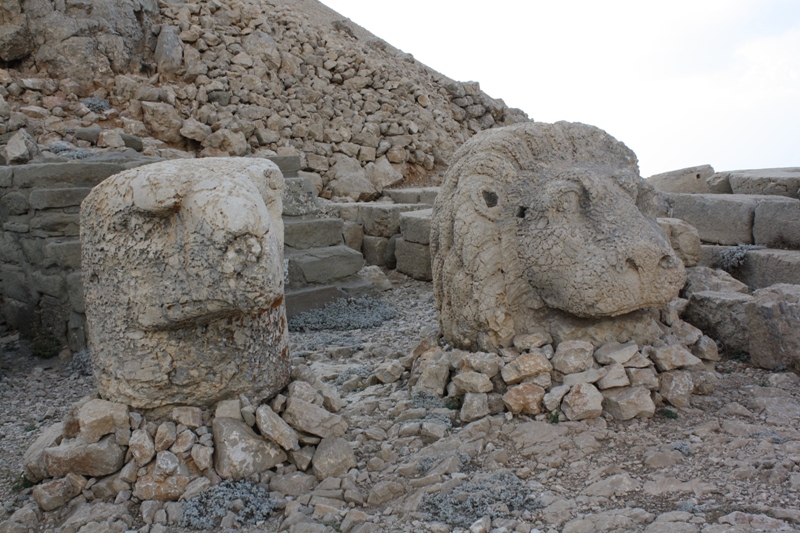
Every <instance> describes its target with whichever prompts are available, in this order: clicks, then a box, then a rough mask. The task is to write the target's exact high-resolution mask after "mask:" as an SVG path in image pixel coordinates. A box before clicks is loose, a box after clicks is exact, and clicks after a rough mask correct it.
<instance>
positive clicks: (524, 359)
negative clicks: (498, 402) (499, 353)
mask: <svg viewBox="0 0 800 533" xmlns="http://www.w3.org/2000/svg"><path fill="white" fill-rule="evenodd" d="M552 370H553V365H552V364H551V363H550V361H548V360H547V356H546V355H545V353H544V352H543V351H542V350H540V349H535V350H533V351H531V352H530V353H526V354H522V355H520V356H519V357H517V358H516V359H514V360H513V361H512V362H511V363H509V364H507V365H505V366H504V367H503V368H502V370H500V375H501V376H502V377H503V381H505V382H506V383H507V384H509V385H514V384H516V383H519V382H520V381H522V380H523V379H525V378H528V377H531V376H535V375H537V374H541V373H542V372H550V371H552Z"/></svg>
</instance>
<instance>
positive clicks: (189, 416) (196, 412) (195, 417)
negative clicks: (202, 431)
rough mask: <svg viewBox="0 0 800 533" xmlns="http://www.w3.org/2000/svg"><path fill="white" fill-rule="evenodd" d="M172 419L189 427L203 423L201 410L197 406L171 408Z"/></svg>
mask: <svg viewBox="0 0 800 533" xmlns="http://www.w3.org/2000/svg"><path fill="white" fill-rule="evenodd" d="M172 421H173V422H175V423H176V424H183V425H184V426H186V427H187V428H189V429H197V428H199V427H200V426H202V425H203V410H202V409H200V408H199V407H189V406H181V407H176V408H174V409H173V410H172Z"/></svg>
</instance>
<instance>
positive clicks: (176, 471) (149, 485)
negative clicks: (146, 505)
mask: <svg viewBox="0 0 800 533" xmlns="http://www.w3.org/2000/svg"><path fill="white" fill-rule="evenodd" d="M188 484H189V476H188V471H187V469H186V465H185V464H183V462H182V461H181V460H180V459H179V458H178V457H177V456H176V455H175V454H174V453H172V452H168V451H162V452H158V455H157V456H156V460H155V461H153V462H151V463H150V465H148V467H147V472H146V473H145V475H143V476H139V478H138V479H137V480H136V484H135V485H134V488H133V495H134V496H135V497H137V498H139V499H140V500H159V501H177V500H178V499H179V498H180V497H181V495H182V494H183V493H184V491H185V490H186V486H187V485H188Z"/></svg>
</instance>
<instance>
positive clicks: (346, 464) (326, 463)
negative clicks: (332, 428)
mask: <svg viewBox="0 0 800 533" xmlns="http://www.w3.org/2000/svg"><path fill="white" fill-rule="evenodd" d="M311 464H312V467H311V468H312V470H313V472H314V475H315V476H316V477H317V479H318V480H320V481H322V480H324V479H326V478H329V477H341V476H342V475H344V474H346V473H347V471H348V470H350V469H351V468H354V467H355V466H356V456H355V454H354V453H353V448H352V446H350V443H349V442H347V441H346V440H344V439H343V438H341V437H328V438H325V439H322V441H321V442H320V443H319V446H317V449H316V451H315V452H314V458H313V459H312V461H311Z"/></svg>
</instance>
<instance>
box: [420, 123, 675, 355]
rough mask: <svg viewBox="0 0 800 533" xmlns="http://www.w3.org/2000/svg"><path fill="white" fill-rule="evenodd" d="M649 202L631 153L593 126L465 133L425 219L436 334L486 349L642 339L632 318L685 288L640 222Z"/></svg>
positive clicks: (662, 242)
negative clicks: (544, 334)
mask: <svg viewBox="0 0 800 533" xmlns="http://www.w3.org/2000/svg"><path fill="white" fill-rule="evenodd" d="M656 201H657V196H656V195H655V193H654V191H653V189H652V188H651V187H650V186H649V185H647V184H646V183H645V182H644V181H643V180H642V179H641V178H640V177H639V171H638V167H637V163H636V156H635V154H634V153H633V152H632V151H631V150H629V149H628V148H627V147H625V145H623V144H622V143H620V142H619V141H617V140H615V139H614V138H613V137H611V136H610V135H608V134H607V133H605V132H604V131H602V130H600V129H598V128H595V127H593V126H587V125H584V124H577V123H567V122H559V123H556V124H545V123H534V122H530V123H522V124H516V125H513V126H509V127H505V128H498V129H493V130H491V131H486V132H482V133H480V134H478V135H476V136H475V137H473V138H472V139H470V140H469V141H467V142H466V143H465V144H464V145H463V146H462V147H461V148H460V149H459V151H458V152H457V153H456V154H455V156H454V159H453V161H452V164H451V166H450V168H449V170H448V172H447V175H446V177H445V183H444V185H443V187H442V191H441V193H440V194H439V196H438V199H437V201H436V204H435V208H434V213H433V220H432V227H431V254H432V256H433V282H434V290H435V295H436V300H437V306H438V308H439V312H440V322H441V324H442V328H443V332H444V334H445V336H446V337H447V338H448V340H449V341H450V342H452V343H453V344H454V345H455V346H460V347H463V348H472V349H474V348H480V349H486V350H493V349H497V348H499V347H503V346H508V345H509V343H510V342H511V341H512V339H513V338H514V336H515V335H517V334H522V333H528V332H531V331H533V330H534V329H535V328H537V327H545V328H546V329H549V330H550V331H551V333H552V334H553V335H554V336H555V337H558V339H557V340H558V341H559V342H560V340H562V339H566V338H581V339H586V340H592V341H593V342H595V344H596V345H599V344H602V342H607V341H610V340H616V341H622V340H627V339H628V338H639V340H640V341H646V340H647V339H648V337H651V336H652V335H653V334H656V330H657V328H654V327H653V326H654V324H653V320H654V319H653V317H652V316H651V314H650V313H648V312H646V311H640V310H644V309H648V308H653V307H657V306H661V305H665V304H667V303H668V302H670V301H671V300H672V299H674V298H675V297H676V296H677V294H678V291H679V290H680V288H681V287H682V285H683V282H684V280H685V274H684V268H683V265H682V264H681V261H680V260H679V259H678V258H677V257H676V256H675V253H674V251H673V250H672V248H671V247H670V244H669V241H668V240H667V239H666V237H665V235H664V233H663V231H662V230H661V229H660V228H659V227H658V225H657V224H656V222H655V220H654V219H653V218H651V215H652V214H654V213H655V212H656V211H657V209H656V207H657V206H656ZM634 312H638V313H637V314H631V313H634ZM620 315H626V316H625V317H624V318H622V317H620ZM603 317H620V318H619V319H614V320H613V321H608V320H606V321H603V320H602V319H603ZM565 323H568V324H569V325H568V326H567V327H565ZM626 331H627V333H626ZM620 337H626V338H624V339H623V338H620Z"/></svg>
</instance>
